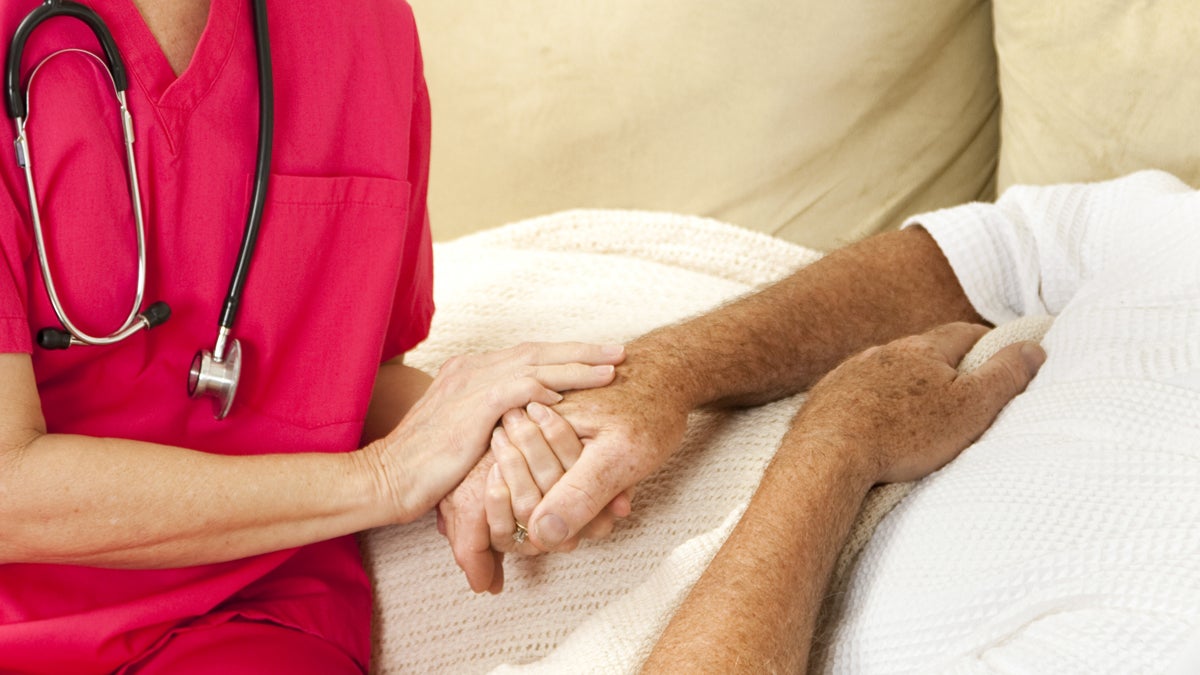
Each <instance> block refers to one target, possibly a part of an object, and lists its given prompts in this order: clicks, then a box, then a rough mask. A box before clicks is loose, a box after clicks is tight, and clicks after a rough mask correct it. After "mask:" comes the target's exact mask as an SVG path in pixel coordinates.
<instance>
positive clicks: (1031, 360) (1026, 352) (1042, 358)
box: [1021, 342, 1046, 375]
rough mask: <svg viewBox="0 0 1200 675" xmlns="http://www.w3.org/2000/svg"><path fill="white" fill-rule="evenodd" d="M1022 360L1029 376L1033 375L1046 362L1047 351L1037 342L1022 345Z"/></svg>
mask: <svg viewBox="0 0 1200 675" xmlns="http://www.w3.org/2000/svg"><path fill="white" fill-rule="evenodd" d="M1021 359H1023V360H1024V361H1025V368H1027V369H1028V370H1029V374H1030V375H1033V374H1034V373H1036V372H1037V371H1038V369H1039V368H1041V367H1042V364H1043V363H1045V362H1046V350H1044V349H1042V347H1041V345H1039V344H1037V343H1035V342H1026V343H1025V344H1023V345H1021Z"/></svg>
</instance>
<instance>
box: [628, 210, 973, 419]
mask: <svg viewBox="0 0 1200 675" xmlns="http://www.w3.org/2000/svg"><path fill="white" fill-rule="evenodd" d="M951 321H970V322H978V321H980V318H979V316H978V314H977V313H976V312H975V311H974V309H972V307H971V305H970V303H969V302H968V301H967V298H966V295H965V294H964V293H963V291H962V288H961V286H960V285H959V283H958V281H957V280H956V278H955V277H954V274H953V271H952V270H951V268H950V265H949V263H948V262H947V261H946V259H945V257H944V256H943V255H942V253H941V250H940V249H938V247H937V244H936V243H935V242H934V241H933V239H932V238H931V237H930V236H929V234H928V233H926V232H925V231H924V230H922V229H920V228H910V229H907V230H904V231H901V232H892V233H887V234H883V235H879V236H876V237H872V238H870V239H867V240H865V241H862V242H860V243H858V244H855V245H853V246H850V247H847V248H845V249H842V250H840V251H835V252H834V253H831V254H829V255H828V256H826V257H825V258H823V259H821V260H820V261H818V262H816V263H813V264H812V265H809V266H808V267H806V268H804V269H803V270H800V271H799V272H797V273H795V274H793V275H792V276H790V277H788V278H786V279H784V280H783V281H781V282H779V283H777V284H775V285H773V286H771V287H769V288H767V289H765V290H764V291H762V292H761V293H757V294H753V295H750V296H747V297H744V298H742V299H740V300H737V301H734V302H732V303H730V304H729V305H726V306H724V307H722V308H720V309H718V310H716V311H714V312H710V313H708V314H706V315H703V316H700V317H697V318H695V319H692V320H689V321H686V322H684V323H681V324H676V325H673V326H668V327H665V328H662V329H659V330H657V331H654V332H651V333H649V334H647V335H646V336H644V337H642V338H640V339H639V340H636V341H635V342H633V343H631V344H630V345H629V346H628V358H627V359H626V362H625V364H624V365H623V366H621V368H620V369H619V372H620V374H621V376H622V377H624V378H629V379H640V380H643V381H652V382H654V383H655V386H656V390H657V391H659V392H660V393H661V395H663V396H666V397H669V398H671V399H673V401H674V402H675V403H677V404H679V405H680V406H681V407H683V408H686V409H690V408H693V407H696V406H699V405H705V404H716V405H755V404H759V403H764V402H767V401H771V400H775V399H777V398H780V397H782V396H786V395H788V394H791V393H795V392H797V391H802V390H804V389H806V388H808V387H809V386H810V385H812V384H813V383H814V382H815V381H816V380H817V379H819V378H820V377H821V376H822V375H824V374H825V373H826V372H828V371H829V370H831V369H832V368H833V367H834V366H836V365H837V364H838V363H840V362H841V361H842V360H843V359H845V358H846V357H847V356H849V355H851V354H854V353H856V352H858V351H861V350H862V349H864V348H866V347H869V346H872V345H877V344H882V343H885V342H888V341H890V340H893V339H895V338H897V337H901V336H905V335H912V334H916V333H920V332H923V331H925V330H928V329H929V328H932V327H933V326H936V325H940V324H943V323H948V322H951Z"/></svg>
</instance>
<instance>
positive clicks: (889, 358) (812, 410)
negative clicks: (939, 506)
mask: <svg viewBox="0 0 1200 675" xmlns="http://www.w3.org/2000/svg"><path fill="white" fill-rule="evenodd" d="M986 332H987V328H985V327H984V326H979V325H973V324H967V323H951V324H946V325H944V326H939V327H937V328H934V329H933V330H931V331H929V332H927V333H924V334H922V335H914V336H912V337H907V338H902V339H900V340H896V341H894V342H891V343H889V344H887V345H884V346H881V347H872V348H870V349H867V350H866V351H864V352H862V353H861V354H858V355H857V356H854V357H851V358H850V359H848V360H846V362H845V363H843V364H842V365H840V366H838V367H837V368H836V369H834V370H833V371H832V372H830V373H829V374H828V375H826V376H825V378H824V379H822V380H821V381H820V382H818V383H817V384H816V386H814V387H813V388H812V390H811V391H810V392H809V395H808V399H807V400H806V401H805V403H804V407H803V408H801V410H800V412H799V414H798V415H797V416H796V420H795V422H794V423H793V424H794V426H795V427H796V428H797V429H802V430H803V435H804V436H805V437H806V438H809V439H811V440H813V441H817V442H820V441H827V442H833V443H834V444H835V445H836V446H837V447H839V448H840V449H842V450H844V451H845V452H847V453H855V454H857V455H858V458H861V459H862V460H863V462H862V463H861V466H862V467H863V471H864V472H865V474H864V475H865V478H866V479H868V480H869V481H871V482H872V483H893V482H902V481H910V480H916V479H918V478H922V477H924V476H926V475H928V474H930V473H933V472H934V471H936V470H938V469H939V468H941V467H942V466H943V465H945V464H946V463H947V462H949V461H950V460H951V459H953V458H954V457H955V456H957V455H958V453H959V452H961V451H962V450H963V448H966V447H967V446H968V445H970V444H971V443H973V442H974V441H975V440H976V439H978V438H979V436H981V435H982V434H983V432H984V431H986V430H987V429H988V427H990V426H991V424H992V421H993V420H995V418H996V415H997V414H998V413H999V412H1000V410H1001V409H1002V408H1003V407H1004V406H1005V405H1006V404H1007V403H1008V402H1009V400H1011V399H1012V398H1013V397H1014V396H1016V395H1017V394H1019V393H1021V392H1022V391H1023V390H1024V389H1025V386H1026V385H1027V384H1028V383H1029V381H1030V380H1031V379H1032V378H1033V376H1034V374H1036V373H1037V371H1038V369H1039V368H1040V367H1041V365H1042V362H1043V361H1044V360H1045V358H1046V353H1045V352H1044V351H1042V348H1041V347H1040V346H1038V345H1037V344H1035V343H1032V342H1022V343H1017V344H1013V345H1009V346H1008V347H1005V348H1004V349H1001V350H1000V351H999V352H997V353H996V354H995V355H993V356H992V358H990V359H988V360H987V361H986V362H984V364H983V365H981V366H979V367H978V368H976V369H975V370H973V371H971V372H969V373H959V372H958V371H957V370H956V367H957V365H958V363H959V361H961V360H962V358H963V356H964V355H965V354H966V353H967V352H968V351H969V350H970V349H971V346H972V345H974V344H975V342H976V341H978V340H979V338H980V337H981V336H983V335H984V334H985V333H986Z"/></svg>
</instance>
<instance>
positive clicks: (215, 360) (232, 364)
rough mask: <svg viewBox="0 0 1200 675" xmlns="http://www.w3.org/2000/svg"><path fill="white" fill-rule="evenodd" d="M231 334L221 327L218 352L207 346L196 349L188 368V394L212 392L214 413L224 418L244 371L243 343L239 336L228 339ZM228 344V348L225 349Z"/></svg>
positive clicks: (197, 394) (199, 394) (191, 395)
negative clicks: (209, 349)
mask: <svg viewBox="0 0 1200 675" xmlns="http://www.w3.org/2000/svg"><path fill="white" fill-rule="evenodd" d="M228 336H229V332H228V331H226V330H224V329H222V330H221V333H220V336H219V337H218V338H217V347H216V349H217V350H218V351H217V353H216V354H214V353H213V352H210V351H208V350H207V349H201V350H200V351H198V352H196V356H195V357H194V358H193V359H192V368H191V370H190V371H189V372H188V396H190V397H192V398H200V397H201V396H211V397H212V399H213V415H214V416H215V417H216V418H217V419H219V420H223V419H225V416H226V415H228V414H229V409H230V408H231V407H233V399H234V397H235V396H237V387H238V379H239V378H240V377H241V375H242V344H241V343H240V342H238V341H237V340H236V339H233V340H229V342H228V343H226V342H225V339H226V338H228ZM226 344H228V346H229V348H228V350H226V349H225V345H226Z"/></svg>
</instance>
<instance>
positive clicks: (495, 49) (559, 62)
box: [412, 0, 998, 249]
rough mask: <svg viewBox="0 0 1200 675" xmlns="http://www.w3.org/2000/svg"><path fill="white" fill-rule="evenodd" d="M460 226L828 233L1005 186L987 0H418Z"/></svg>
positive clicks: (438, 166) (439, 154) (840, 236)
mask: <svg viewBox="0 0 1200 675" xmlns="http://www.w3.org/2000/svg"><path fill="white" fill-rule="evenodd" d="M412 5H413V7H414V10H415V14H416V17H417V24H418V27H419V28H420V31H421V41H422V45H423V47H424V50H425V66H426V72H427V77H428V80H429V86H430V90H431V96H432V99H433V122H434V123H433V129H434V132H433V133H434V138H433V169H432V171H433V176H432V183H431V214H432V218H433V223H434V232H435V236H436V237H437V238H439V239H447V238H451V237H455V236H458V235H460V234H464V233H467V232H471V231H474V230H477V229H481V228H485V227H491V226H494V225H498V224H501V223H504V222H509V221H513V220H517V219H521V218H524V217H528V216H534V215H540V214H544V213H548V212H552V211H556V210H560V209H566V208H576V207H606V208H635V209H651V210H665V211H673V212H681V213H690V214H698V215H703V216H709V217H714V218H719V219H721V220H724V221H728V222H732V223H736V224H738V225H742V226H744V227H749V228H752V229H756V230H759V231H763V232H768V233H771V234H777V235H780V236H783V237H785V238H787V239H790V240H792V241H795V242H798V243H801V244H804V245H807V246H810V247H813V248H820V249H829V248H832V247H834V246H837V245H840V244H842V243H845V242H847V241H850V240H853V239H857V238H860V237H862V236H865V235H867V234H869V233H872V232H875V231H878V230H880V229H884V228H887V227H892V226H895V225H897V224H898V223H899V222H900V221H901V219H902V218H904V217H905V216H906V215H911V214H912V213H915V212H919V211H924V210H928V209H931V208H936V207H941V206H947V205H950V204H955V203H960V202H963V201H968V200H971V199H975V198H980V197H983V198H990V197H991V196H992V193H993V190H992V187H993V182H994V171H995V164H994V162H995V154H996V147H997V142H998V141H997V118H998V110H997V106H998V94H997V90H996V84H995V55H994V50H993V47H992V41H991V34H992V31H991V8H990V6H989V5H988V4H987V3H981V2H978V0H909V1H907V2H873V1H870V0H848V1H846V2H824V1H819V0H744V1H741V2H721V3H712V2H694V1H693V0H638V1H637V2H618V1H616V0H608V1H600V0H572V1H571V2H561V1H559V0H526V1H525V2H519V3H498V2H493V1H492V0H456V1H455V2H446V1H445V0H412Z"/></svg>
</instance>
